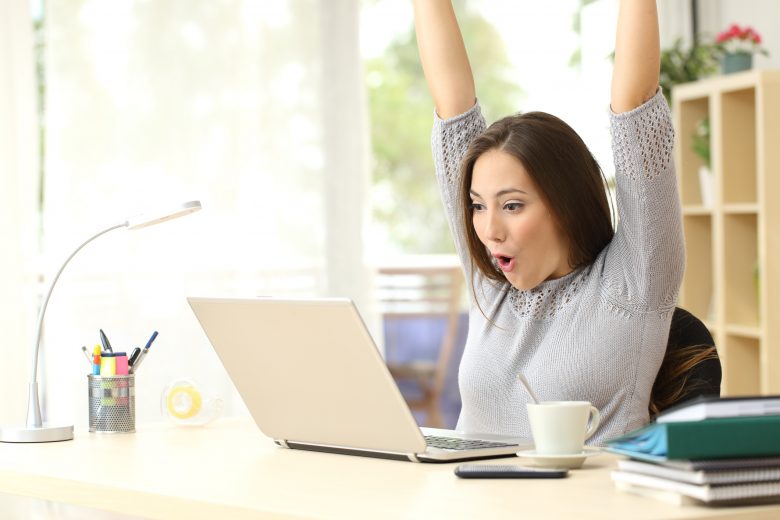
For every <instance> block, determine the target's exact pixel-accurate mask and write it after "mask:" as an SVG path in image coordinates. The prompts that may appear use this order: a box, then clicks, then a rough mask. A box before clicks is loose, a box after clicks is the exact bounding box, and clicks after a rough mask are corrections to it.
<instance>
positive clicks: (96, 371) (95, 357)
mask: <svg viewBox="0 0 780 520" xmlns="http://www.w3.org/2000/svg"><path fill="white" fill-rule="evenodd" d="M100 363H101V361H100V345H95V348H94V349H93V351H92V375H93V376H99V375H100Z"/></svg>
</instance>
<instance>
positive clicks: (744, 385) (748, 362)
mask: <svg viewBox="0 0 780 520" xmlns="http://www.w3.org/2000/svg"><path fill="white" fill-rule="evenodd" d="M717 349H718V355H719V356H721V366H722V368H723V382H722V385H721V389H722V392H721V393H722V394H723V395H724V396H725V395H729V396H735V395H758V394H760V393H761V374H760V372H759V367H760V363H759V360H760V359H759V358H760V355H759V341H758V340H757V339H753V338H747V337H744V336H735V335H732V334H727V335H726V343H725V345H722V346H720V345H718V346H717Z"/></svg>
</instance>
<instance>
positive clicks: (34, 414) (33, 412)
mask: <svg viewBox="0 0 780 520" xmlns="http://www.w3.org/2000/svg"><path fill="white" fill-rule="evenodd" d="M123 227H127V222H123V223H121V224H116V225H113V226H111V227H109V228H107V229H104V230H103V231H101V232H99V233H96V234H95V235H92V236H91V237H90V238H88V239H87V240H86V241H84V242H82V244H81V245H80V246H78V247H77V248H76V250H75V251H73V252H72V253H71V254H70V256H69V257H68V258H67V259H66V260H65V262H64V263H63V264H62V267H60V270H59V271H57V274H56V275H55V276H54V278H53V279H52V281H51V284H50V285H49V290H48V292H47V293H46V298H44V300H43V305H41V311H40V312H39V313H38V326H37V327H36V331H37V332H36V334H35V344H34V345H33V355H32V366H31V367H30V386H29V390H28V396H27V427H28V428H40V427H42V426H43V418H42V417H41V405H40V399H39V398H38V351H39V349H40V347H41V333H42V332H43V317H44V315H45V314H46V307H47V306H48V305H49V299H50V298H51V293H52V291H53V290H54V286H55V285H56V284H57V280H59V278H60V275H61V274H62V271H63V270H65V266H66V265H68V263H69V262H70V261H71V259H72V258H73V257H74V256H76V253H78V252H79V251H81V249H82V248H83V247H84V246H86V245H87V244H89V243H90V242H92V241H93V240H95V239H96V238H97V237H99V236H101V235H104V234H106V233H108V232H109V231H113V230H115V229H119V228H123Z"/></svg>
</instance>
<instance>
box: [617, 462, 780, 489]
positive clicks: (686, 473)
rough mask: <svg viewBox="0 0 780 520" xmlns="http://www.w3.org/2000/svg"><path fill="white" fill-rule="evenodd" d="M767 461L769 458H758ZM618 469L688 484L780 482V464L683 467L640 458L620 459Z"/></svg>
mask: <svg viewBox="0 0 780 520" xmlns="http://www.w3.org/2000/svg"><path fill="white" fill-rule="evenodd" d="M758 460H764V461H767V459H758ZM617 464H618V469H620V470H621V471H624V472H628V473H638V474H641V475H650V476H653V477H659V478H664V479H667V480H674V481H677V482H686V483H688V484H699V485H703V484H712V485H719V484H740V483H745V482H773V481H774V482H780V465H777V464H775V465H771V463H770V462H766V464H767V465H766V466H759V467H741V468H733V469H714V470H707V469H694V470H689V469H682V468H676V467H674V466H670V465H667V464H664V463H661V464H652V463H649V462H641V461H638V460H618V461H617Z"/></svg>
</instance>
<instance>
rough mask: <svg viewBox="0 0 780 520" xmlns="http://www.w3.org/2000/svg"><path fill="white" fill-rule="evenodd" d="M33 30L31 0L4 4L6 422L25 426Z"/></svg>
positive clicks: (2, 379) (0, 32)
mask: <svg viewBox="0 0 780 520" xmlns="http://www.w3.org/2000/svg"><path fill="white" fill-rule="evenodd" d="M31 29H32V24H31V22H30V14H29V6H28V3H27V2H26V1H24V0H11V1H3V2H0V63H2V66H0V238H1V239H2V246H1V249H0V296H2V298H0V360H1V362H0V424H1V425H9V424H14V425H22V424H23V422H24V419H25V412H26V410H27V401H26V399H25V395H26V392H27V390H26V388H27V383H28V381H29V369H30V365H29V361H30V347H31V345H30V343H31V342H32V329H33V327H34V325H35V324H34V317H33V316H32V315H33V314H34V311H35V294H34V272H35V269H34V265H33V263H34V260H33V259H34V258H35V252H36V247H37V242H36V236H37V234H36V233H35V226H36V218H35V185H36V184H37V183H36V176H37V172H38V161H37V143H38V139H37V134H36V128H35V119H36V115H35V110H36V109H35V95H34V93H35V83H34V71H33V61H32V51H31V50H32V34H31Z"/></svg>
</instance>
